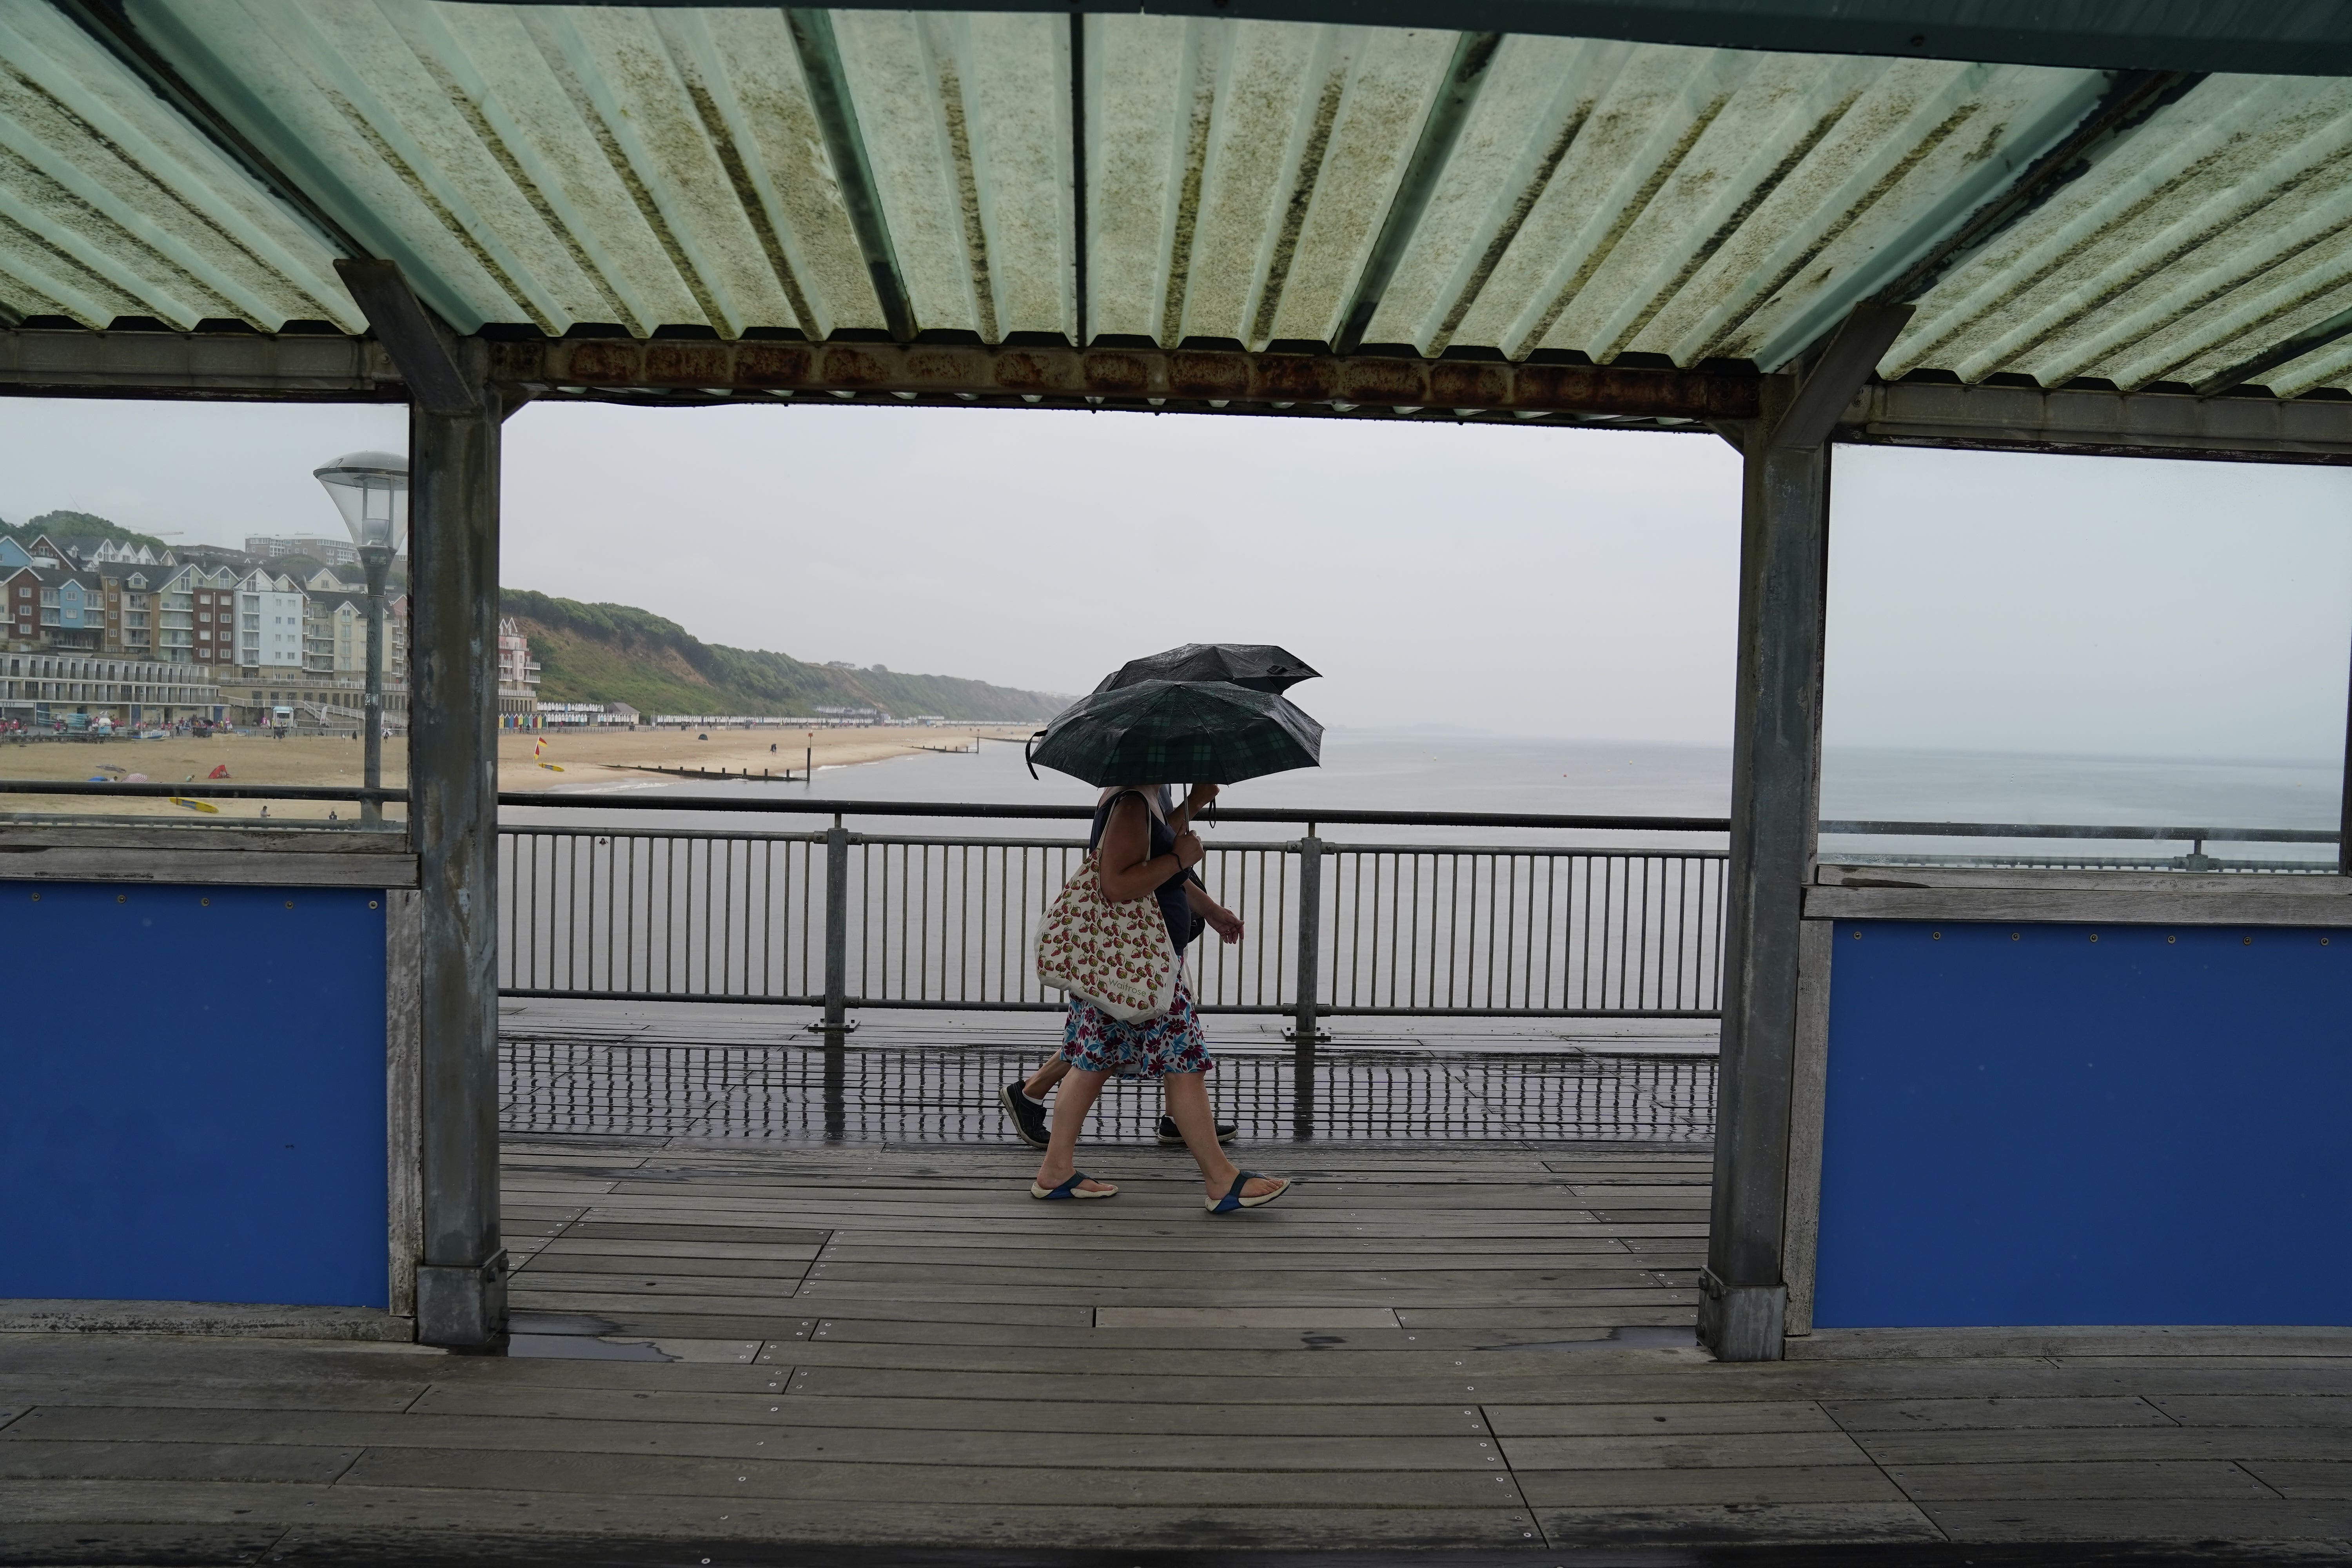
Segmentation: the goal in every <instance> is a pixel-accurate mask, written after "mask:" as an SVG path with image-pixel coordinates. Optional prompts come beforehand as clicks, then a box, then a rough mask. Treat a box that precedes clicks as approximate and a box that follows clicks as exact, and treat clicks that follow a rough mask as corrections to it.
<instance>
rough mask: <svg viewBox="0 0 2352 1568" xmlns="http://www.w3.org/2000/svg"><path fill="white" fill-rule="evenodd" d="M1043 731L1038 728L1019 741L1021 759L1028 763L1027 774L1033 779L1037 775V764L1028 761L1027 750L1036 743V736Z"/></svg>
mask: <svg viewBox="0 0 2352 1568" xmlns="http://www.w3.org/2000/svg"><path fill="white" fill-rule="evenodd" d="M1044 733H1045V731H1043V730H1040V731H1037V732H1036V734H1034V735H1031V736H1030V737H1029V738H1028V739H1027V740H1025V741H1024V742H1021V760H1022V761H1023V762H1024V763H1029V776H1030V777H1031V778H1033V779H1034V778H1035V777H1036V776H1037V764H1036V763H1031V762H1029V752H1030V751H1031V749H1032V748H1034V746H1035V745H1036V744H1037V736H1038V735H1043V734H1044Z"/></svg>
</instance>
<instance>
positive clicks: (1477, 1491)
mask: <svg viewBox="0 0 2352 1568" xmlns="http://www.w3.org/2000/svg"><path fill="white" fill-rule="evenodd" d="M860 1436H865V1437H868V1438H872V1437H877V1436H913V1435H911V1434H883V1433H876V1432H872V1431H867V1432H864V1433H862V1434H860ZM1024 1441H1034V1442H1040V1443H1043V1442H1045V1438H1044V1437H1041V1436H1031V1437H1027V1438H1024ZM1289 1441H1293V1442H1298V1443H1309V1442H1316V1441H1322V1439H1315V1438H1305V1437H1301V1438H1293V1439H1289ZM1386 1441H1389V1442H1391V1443H1395V1444H1399V1445H1404V1446H1417V1445H1418V1444H1420V1443H1423V1442H1428V1441H1433V1439H1412V1438H1391V1439H1386ZM1099 1442H1100V1439H1087V1440H1082V1441H1074V1442H1066V1443H1064V1444H1057V1445H1054V1447H1066V1448H1069V1449H1073V1450H1078V1449H1084V1448H1086V1447H1089V1446H1091V1445H1095V1444H1098V1443H1099ZM996 1446H997V1447H1003V1440H1002V1439H1001V1438H999V1439H998V1440H997V1444H996ZM1192 1446H1193V1447H1195V1448H1196V1449H1197V1450H1198V1451H1199V1454H1198V1458H1199V1461H1200V1462H1199V1464H1198V1467H1197V1468H1181V1467H1179V1466H1175V1465H1170V1466H1165V1467H1160V1466H1155V1467H1151V1468H1140V1469H1139V1468H1134V1467H1131V1466H1113V1465H1099V1466H1093V1467H1089V1468H1086V1469H1085V1470H1084V1471H1083V1472H1082V1473H1083V1475H1084V1477H1085V1480H1084V1484H1083V1488H1082V1489H1080V1488H1077V1487H1074V1484H1073V1472H1072V1471H1071V1470H1070V1469H1068V1468H1064V1467H1063V1466H1061V1465H1058V1464H1055V1463H1052V1462H1050V1461H1048V1462H1047V1463H1045V1464H1044V1465H1040V1466H1036V1467H1034V1468H1030V1467H1021V1466H1014V1465H970V1464H963V1463H954V1464H945V1465H941V1464H898V1463H889V1462H882V1463H871V1462H866V1463H861V1462H857V1461H855V1460H850V1459H843V1460H839V1461H827V1460H814V1461H812V1460H779V1459H765V1458H741V1457H736V1458H698V1457H692V1456H686V1455H667V1454H656V1453H644V1454H629V1455H618V1454H595V1453H571V1452H566V1453H541V1452H515V1451H501V1450H498V1449H489V1448H464V1449H435V1448H410V1447H403V1448H371V1449H369V1450H367V1451H366V1452H365V1453H364V1454H362V1456H361V1457H360V1458H359V1461H358V1462H357V1463H356V1464H354V1465H353V1466H352V1468H351V1469H350V1470H349V1471H348V1472H347V1475H346V1479H347V1481H348V1483H349V1484H350V1485H352V1486H356V1487H429V1488H453V1489H467V1488H483V1489H491V1490H501V1491H506V1490H529V1491H537V1492H547V1493H558V1494H563V1493H575V1494H589V1495H595V1494H602V1493H610V1492H614V1491H619V1490H622V1489H635V1490H637V1491H640V1492H656V1493H658V1494H660V1495H663V1496H667V1497H673V1498H684V1497H719V1498H729V1499H733V1498H744V1499H751V1498H762V1499H767V1500H789V1501H801V1502H852V1503H854V1502H897V1503H915V1504H941V1503H995V1504H1007V1505H1015V1504H1030V1505H1037V1504H1052V1503H1066V1502H1068V1501H1069V1500H1070V1499H1071V1497H1072V1496H1073V1495H1074V1492H1078V1491H1081V1490H1082V1492H1083V1495H1085V1496H1086V1497H1087V1498H1088V1499H1089V1500H1094V1501H1097V1502H1111V1501H1129V1500H1131V1501H1135V1502H1152V1503H1159V1504H1163V1505H1166V1504H1178V1505H1189V1506H1191V1507H1193V1508H1196V1509H1197V1508H1202V1507H1214V1508H1217V1509H1219V1510H1226V1509H1248V1508H1252V1507H1294V1508H1295V1507H1314V1506H1318V1505H1319V1506H1324V1507H1339V1508H1476V1507H1480V1506H1482V1505H1490V1500H1491V1499H1492V1498H1493V1497H1495V1496H1496V1495H1500V1496H1504V1497H1509V1498H1511V1499H1512V1500H1514V1501H1516V1500H1517V1498H1516V1494H1515V1493H1513V1492H1512V1491H1511V1490H1510V1489H1509V1487H1508V1479H1507V1478H1502V1477H1496V1476H1494V1475H1491V1474H1488V1473H1487V1472H1486V1471H1484V1470H1478V1469H1463V1470H1456V1469H1444V1470H1416V1469H1414V1468H1412V1467H1411V1466H1409V1465H1400V1466H1397V1467H1395V1468H1389V1467H1381V1468H1372V1469H1364V1468H1357V1469H1334V1470H1309V1469H1299V1470H1264V1469H1259V1470H1248V1469H1224V1468H1214V1466H1215V1461H1216V1458H1217V1455H1216V1445H1215V1444H1214V1443H1213V1441H1212V1440H1209V1439H1193V1440H1192ZM859 1447H860V1449H861V1451H865V1450H866V1448H867V1447H868V1446H867V1445H866V1444H860V1445H859Z"/></svg>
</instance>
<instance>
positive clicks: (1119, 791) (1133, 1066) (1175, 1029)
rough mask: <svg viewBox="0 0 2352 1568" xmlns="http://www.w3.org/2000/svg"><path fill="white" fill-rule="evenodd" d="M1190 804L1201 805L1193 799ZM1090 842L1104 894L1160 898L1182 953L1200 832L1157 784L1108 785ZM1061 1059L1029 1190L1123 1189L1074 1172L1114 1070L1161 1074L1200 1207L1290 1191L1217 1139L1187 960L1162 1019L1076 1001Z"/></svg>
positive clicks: (1228, 919) (1115, 899) (1210, 790)
mask: <svg viewBox="0 0 2352 1568" xmlns="http://www.w3.org/2000/svg"><path fill="white" fill-rule="evenodd" d="M1203 790H1205V792H1206V795H1207V797H1208V798H1214V796H1215V794H1216V786H1214V785H1213V784H1211V785H1204V786H1201V788H1199V789H1196V790H1195V791H1194V795H1195V797H1196V798H1197V797H1199V796H1200V795H1202V791H1203ZM1201 804H1205V801H1202V802H1201ZM1187 805H1191V806H1192V809H1194V810H1197V809H1198V806H1197V805H1193V803H1192V802H1189V801H1188V802H1187ZM1087 847H1088V848H1090V849H1092V850H1093V851H1094V852H1095V869H1096V876H1097V880H1098V881H1099V882H1100V884H1101V886H1102V892H1103V897H1104V898H1106V899H1108V900H1110V901H1111V902H1112V903H1115V904H1125V903H1133V902H1135V901H1137V900H1141V899H1146V898H1156V899H1157V900H1158V901H1159V904H1160V916H1161V918H1162V919H1163V920H1164V921H1165V922H1166V924H1167V927H1168V940H1169V941H1170V942H1171V943H1173V944H1174V945H1175V948H1176V951H1177V952H1178V953H1179V954H1180V955H1181V953H1182V952H1183V950H1184V938H1185V935H1186V934H1187V933H1188V931H1190V929H1191V923H1192V911H1191V900H1190V899H1189V897H1188V889H1192V888H1193V886H1194V884H1193V883H1192V880H1191V879H1190V878H1188V877H1187V876H1186V875H1185V873H1186V872H1187V871H1189V870H1191V869H1192V867H1194V866H1196V865H1198V864H1199V863H1200V860H1201V857H1202V847H1201V839H1200V836H1199V835H1197V834H1195V833H1193V832H1192V829H1191V827H1190V826H1186V827H1185V829H1184V830H1183V831H1182V832H1181V833H1179V832H1177V831H1176V830H1175V829H1173V828H1171V826H1169V825H1168V823H1167V822H1166V820H1165V819H1164V818H1163V816H1161V813H1160V809H1159V800H1158V792H1157V791H1156V790H1154V791H1147V790H1144V789H1139V788H1134V787H1128V788H1111V789H1106V790H1104V791H1103V792H1102V798H1101V799H1100V800H1099V801H1098V802H1097V804H1096V806H1095V820H1094V830H1093V832H1092V833H1091V834H1090V835H1089V836H1088V837H1087ZM1201 898H1202V901H1203V902H1207V903H1208V908H1206V909H1203V910H1202V911H1201V913H1202V917H1203V918H1204V919H1206V920H1207V921H1209V923H1210V924H1211V925H1213V926H1216V927H1217V929H1218V930H1219V931H1220V933H1221V934H1222V933H1223V932H1224V931H1226V930H1227V928H1228V925H1230V928H1231V930H1232V932H1233V933H1234V935H1236V936H1237V935H1238V934H1239V932H1240V929H1241V926H1240V921H1237V920H1235V919H1234V916H1233V914H1232V913H1231V912H1230V911H1228V910H1223V909H1222V908H1220V907H1218V906H1217V905H1216V904H1214V903H1213V901H1209V900H1208V896H1207V894H1206V893H1205V892H1203V893H1202V894H1201ZM1062 1059H1063V1060H1064V1061H1066V1062H1067V1063H1069V1064H1070V1071H1069V1076H1068V1077H1067V1078H1066V1079H1065V1080H1064V1081H1063V1083H1062V1086H1061V1090H1060V1095H1061V1100H1060V1104H1059V1106H1058V1107H1057V1109H1056V1110H1055V1116H1054V1127H1053V1134H1052V1137H1051V1139H1050V1140H1049V1141H1048V1142H1047V1144H1046V1147H1045V1158H1044V1160H1043V1161H1041V1162H1040V1163H1039V1164H1038V1166H1037V1178H1036V1181H1035V1182H1034V1184H1031V1186H1030V1188H1029V1195H1030V1196H1032V1197H1036V1198H1108V1197H1109V1196H1111V1195H1112V1194H1115V1193H1117V1192H1118V1188H1117V1187H1115V1186H1113V1185H1111V1184H1109V1183H1108V1182H1097V1181H1096V1180H1094V1179H1093V1178H1092V1177H1090V1176H1087V1175H1086V1174H1085V1173H1082V1172H1080V1171H1079V1170H1078V1168H1077V1143H1078V1132H1079V1130H1080V1129H1081V1128H1082V1127H1083V1126H1084V1125H1085V1122H1086V1119H1087V1112H1088V1111H1089V1110H1092V1109H1093V1108H1094V1102H1095V1100H1096V1098H1097V1096H1099V1095H1100V1094H1101V1093H1102V1086H1103V1083H1104V1080H1105V1079H1108V1078H1110V1077H1111V1076H1112V1075H1113V1074H1114V1073H1116V1074H1118V1075H1119V1076H1121V1077H1125V1078H1146V1079H1158V1080H1160V1085H1161V1088H1162V1089H1164V1091H1165V1092H1166V1095H1167V1100H1168V1114H1169V1115H1170V1116H1171V1117H1172V1118H1173V1119H1174V1121H1175V1123H1176V1129H1177V1131H1179V1132H1181V1134H1182V1135H1183V1139H1184V1146H1185V1147H1186V1148H1187V1149H1189V1150H1191V1151H1192V1158H1193V1160H1194V1161H1195V1162H1196V1163H1198V1164H1199V1165H1200V1167H1201V1181H1202V1186H1203V1188H1204V1189H1205V1197H1204V1200H1203V1205H1202V1206H1203V1207H1205V1208H1206V1209H1207V1210H1208V1211H1209V1212H1210V1213H1211V1214H1231V1213H1234V1211H1236V1210H1239V1209H1245V1208H1257V1207H1260V1206H1262V1205H1265V1204H1270V1203H1272V1202H1274V1200H1275V1199H1276V1198H1278V1197H1280V1196H1281V1195H1282V1194H1284V1193H1286V1192H1287V1191H1288V1190H1289V1188H1290V1183H1289V1182H1288V1181H1287V1180H1286V1179H1284V1178H1282V1177H1279V1176H1266V1175H1261V1174H1259V1173H1256V1172H1255V1171H1244V1170H1243V1169H1241V1168H1240V1167H1239V1166H1238V1165H1235V1164H1234V1163H1233V1161H1231V1160H1229V1159H1227V1158H1226V1157H1225V1152H1224V1150H1223V1148H1222V1147H1220V1146H1219V1144H1218V1142H1217V1125H1216V1115H1215V1112H1213V1110H1211V1109H1210V1107H1209V1090H1208V1086H1207V1085H1206V1084H1205V1083H1204V1082H1202V1074H1204V1073H1206V1072H1208V1071H1209V1070H1211V1069H1212V1068H1214V1067H1215V1066H1216V1063H1215V1062H1214V1061H1213V1059H1212V1058H1210V1056H1209V1046H1208V1041H1207V1040H1206V1039H1205V1038H1204V1037H1202V1033H1201V1018H1200V1015H1199V1013H1198V1012H1196V1011H1195V1010H1194V1008H1193V1005H1192V988H1191V987H1190V986H1189V985H1188V984H1186V983H1185V979H1184V974H1183V970H1182V967H1181V964H1180V965H1179V967H1178V970H1177V975H1176V999H1175V1001H1174V1003H1173V1004H1171V1005H1170V1007H1169V1009H1168V1011H1167V1012H1166V1013H1164V1014H1162V1015H1161V1016H1159V1017H1157V1018H1150V1019H1146V1020H1144V1021H1143V1022H1141V1023H1136V1024H1126V1023H1121V1022H1119V1021H1118V1019H1116V1018H1114V1017H1112V1016H1110V1015H1109V1014H1108V1013H1105V1012H1103V1011H1102V1010H1101V1009H1100V1008H1098V1007H1096V1006H1095V1005H1093V1004H1091V1003H1089V1002H1087V1001H1084V1000H1082V999H1081V998H1079V997H1076V996H1073V997H1071V998H1070V1017H1069V1022H1068V1024H1067V1025H1066V1026H1065V1027H1064V1029H1063V1032H1062Z"/></svg>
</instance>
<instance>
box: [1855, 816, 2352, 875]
mask: <svg viewBox="0 0 2352 1568" xmlns="http://www.w3.org/2000/svg"><path fill="white" fill-rule="evenodd" d="M1821 832H1822V836H1823V837H1871V838H1938V839H1941V838H1989V839H2011V840H2027V841H2049V840H2071V841H2075V842H2081V843H2098V842H2102V841H2126V842H2133V841H2136V842H2140V843H2160V844H2186V845H2188V846H2189V851H2188V853H2187V854H2184V855H2168V856H2148V857H2129V856H2099V855H2082V854H2074V855H2051V854H2035V853H2029V852H2025V851H2020V850H1985V851H1979V852H1978V853H1976V854H1969V855H1939V854H1929V853H1924V852H1918V851H1913V850H1909V849H1896V850H1856V851H1838V852H1835V853H1832V851H1831V850H1830V849H1829V848H1828V847H1824V848H1823V850H1822V859H1825V860H1831V861H1835V862H1840V863H1844V864H1849V865H1873V866H1956V867H1969V866H1974V867H1992V868H2016V869H2020V870H2035V871H2235V872H2246V871H2254V872H2266V873H2285V874H2289V875H2304V876H2310V875H2315V874H2316V875H2329V874H2333V873H2334V872H2335V871H2336V868H2337V861H2336V857H2335V856H2326V857H2316V858H2306V859H2292V860H2279V859H2249V858H2237V857H2226V856H2216V855H2208V854H2207V853H2206V852H2205V847H2206V846H2207V845H2208V844H2312V845H2320V844H2327V845H2333V844H2335V843H2336V842H2337V840H2338V839H2339V838H2340V837H2342V836H2341V835H2340V834H2338V833H2336V832H2335V831H2333V830H2332V829H2327V828H2315V827H2174V826H2147V827H2142V826H2125V827H2117V826H2088V825H2084V824H2079V823H2077V824H2067V823H2037V822H1853V821H1824V822H1822V824H1821Z"/></svg>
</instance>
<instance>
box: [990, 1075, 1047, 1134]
mask: <svg viewBox="0 0 2352 1568" xmlns="http://www.w3.org/2000/svg"><path fill="white" fill-rule="evenodd" d="M1023 1082H1024V1079H1017V1078H1016V1079H1013V1081H1012V1082H1011V1083H1008V1084H1006V1085H1005V1086H1004V1088H1003V1089H1002V1090H1001V1091H1000V1092H999V1093H998V1094H997V1097H996V1102H997V1103H998V1104H999V1105H1002V1106H1003V1107H1004V1114H1005V1115H1007V1116H1010V1117H1011V1118H1013V1131H1014V1132H1015V1133H1017V1134H1018V1135H1019V1136H1020V1139H1021V1142H1024V1143H1026V1144H1028V1145H1029V1147H1031V1148H1032V1149H1043V1148H1044V1147H1045V1107H1044V1106H1042V1105H1040V1104H1038V1103H1037V1102H1036V1101H1035V1100H1032V1099H1030V1098H1029V1097H1028V1096H1027V1095H1025V1094H1024V1093H1022V1092H1021V1085H1022V1083H1023Z"/></svg>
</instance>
